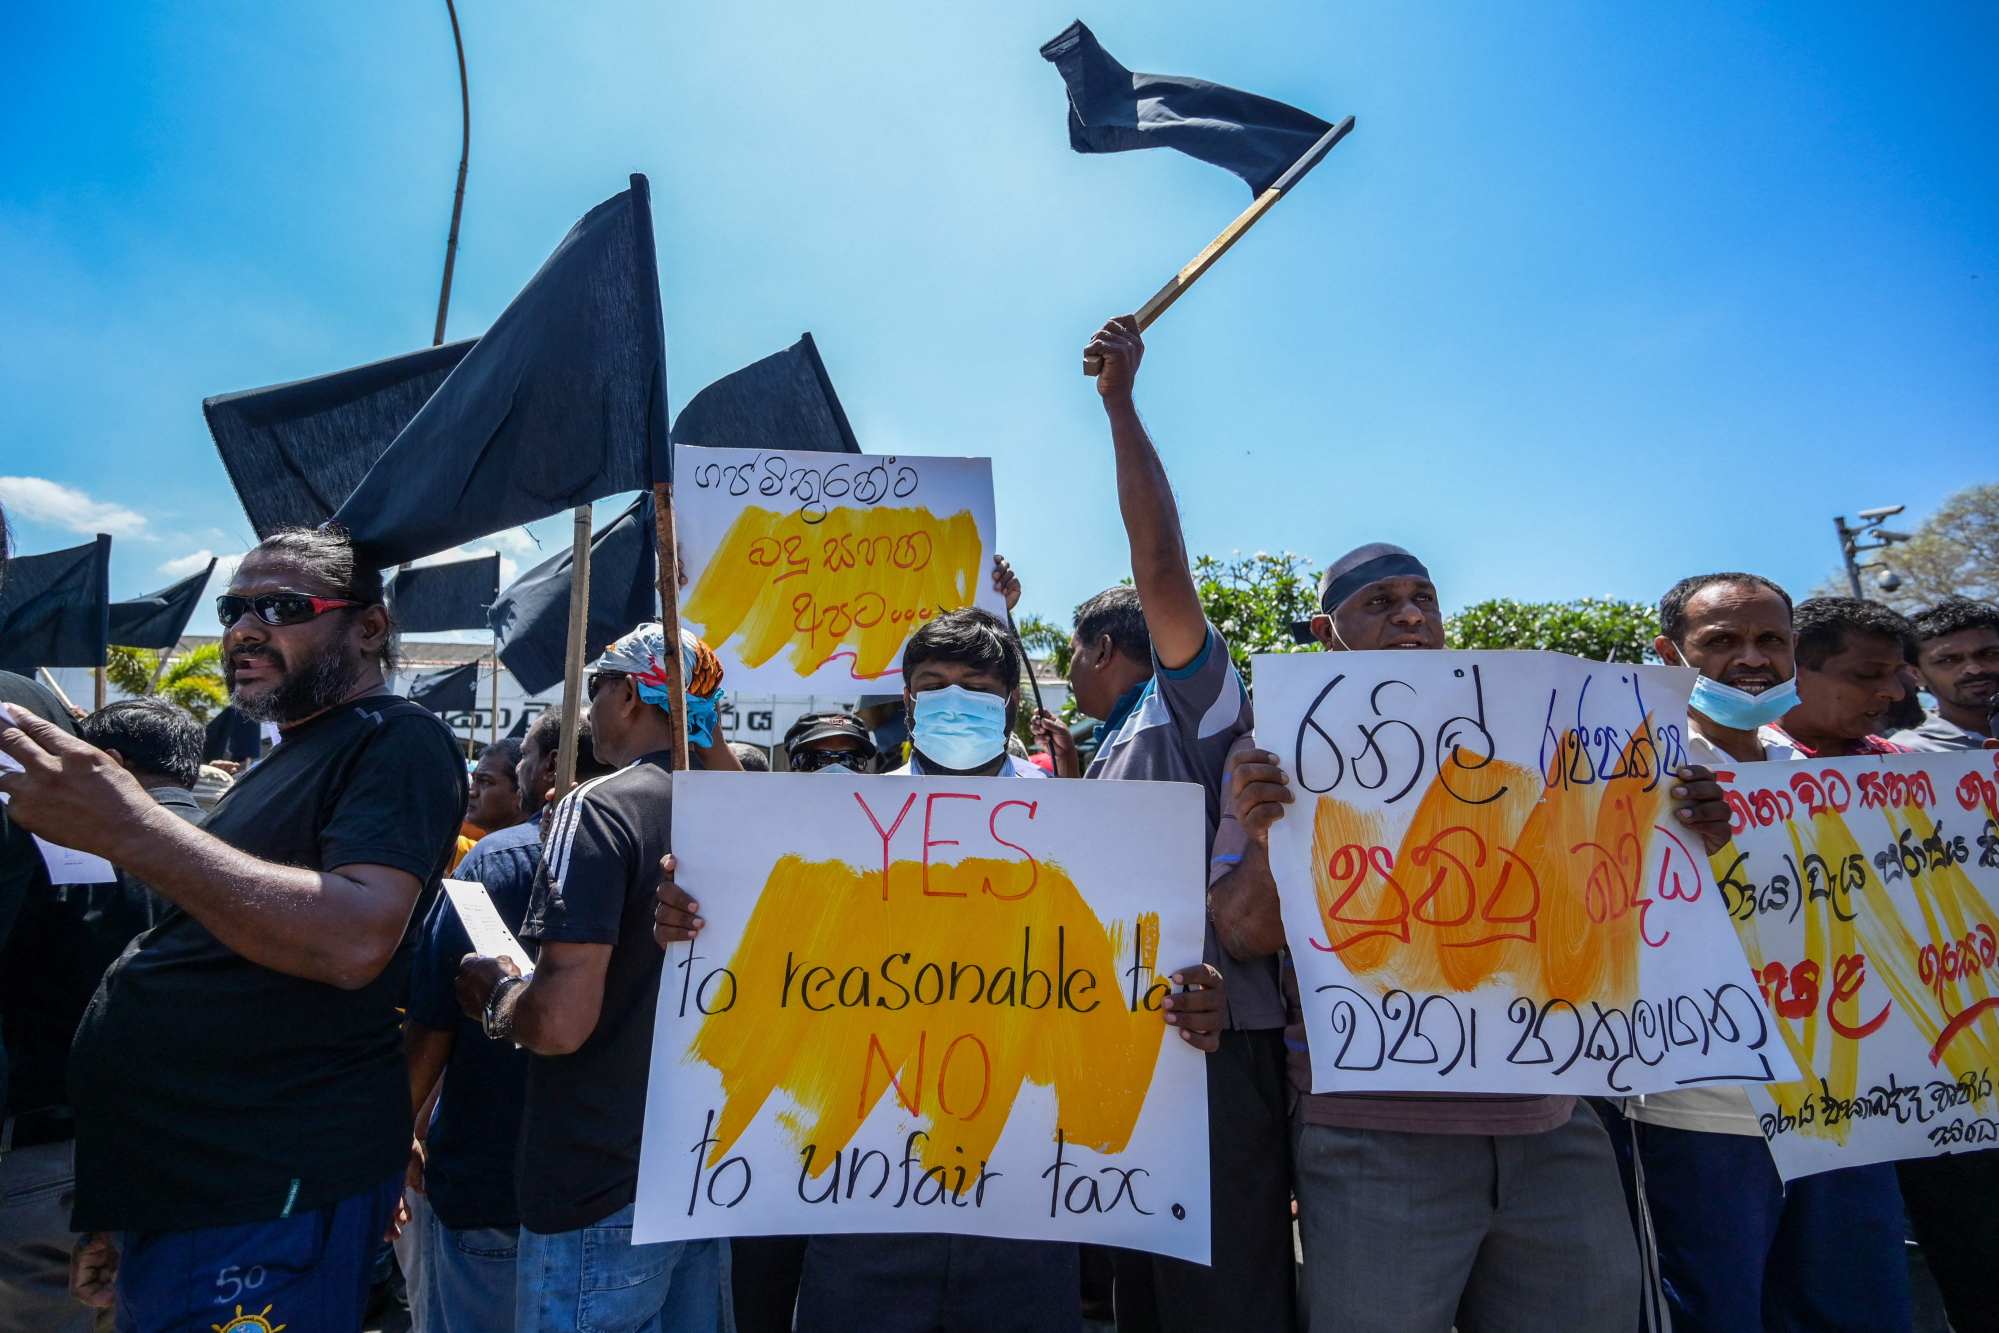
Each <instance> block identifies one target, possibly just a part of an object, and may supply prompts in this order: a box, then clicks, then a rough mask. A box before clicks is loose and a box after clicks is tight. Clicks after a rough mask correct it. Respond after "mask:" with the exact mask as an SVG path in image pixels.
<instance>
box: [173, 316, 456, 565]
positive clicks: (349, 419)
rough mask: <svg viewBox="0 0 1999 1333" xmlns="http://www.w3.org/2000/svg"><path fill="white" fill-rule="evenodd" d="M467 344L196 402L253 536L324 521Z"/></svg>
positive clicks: (352, 489)
mask: <svg viewBox="0 0 1999 1333" xmlns="http://www.w3.org/2000/svg"><path fill="white" fill-rule="evenodd" d="M474 341H475V340H474V339H470V338H468V339H466V340H465V341H464V342H455V343H446V344H445V345H444V346H442V347H426V348H424V349H423V350H422V351H421V352H411V353H410V354H409V355H407V356H398V357H391V358H390V359H389V360H387V361H376V362H374V363H372V364H370V365H365V366H356V367H355V368H354V369H352V370H339V371H335V372H334V373H333V374H331V375H321V376H319V377H317V378H316V379H309V380H296V381H294V382H292V383H290V384H274V385H271V386H270V387H269V388H265V389H245V390H244V391H243V392H241V393H225V394H221V395H219V396H217V397H214V398H205V399H203V400H202V403H201V411H202V415H203V416H205V417H207V418H208V433H209V434H210V435H213V436H214V437H215V448H216V451H217V452H218V453H220V454H221V455H222V466H223V467H225V468H227V469H228V470H229V480H230V482H231V483H233V484H234V485H235V487H236V496H237V498H238V499H240V500H241V501H242V502H243V512H244V513H246V514H248V515H249V516H250V526H251V527H253V528H255V529H256V530H257V535H258V536H259V537H268V536H270V535H271V534H272V533H273V532H276V531H277V530H278V529H279V528H312V527H318V526H319V525H320V524H321V523H324V522H325V521H326V520H327V519H329V518H332V517H333V513H334V511H335V510H337V509H339V508H340V504H341V502H342V501H343V500H345V499H346V498H347V497H348V496H350V495H352V494H353V493H354V488H355V487H356V486H359V485H360V484H361V478H363V477H365V476H367V475H368V469H369V468H371V467H373V466H375V460H376V459H378V458H380V457H381V456H382V451H383V450H385V449H387V448H388V447H389V441H391V440H393V439H395V438H396V436H397V435H398V434H399V433H400V432H401V431H402V428H403V427H404V426H407V425H408V424H409V421H410V418H411V417H413V416H415V415H416V413H417V409H418V408H420V407H422V406H423V405H424V401H425V400H426V399H428V398H429V397H430V395H431V394H432V393H433V392H435V391H436V389H437V386H438V385H440V384H442V383H444V377H445V376H446V375H449V374H450V373H451V371H452V368H453V367H455V366H456V365H457V364H458V363H459V362H460V361H463V360H464V359H465V354H466V353H467V352H469V351H471V350H472V344H473V342H474Z"/></svg>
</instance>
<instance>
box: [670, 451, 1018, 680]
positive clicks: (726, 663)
mask: <svg viewBox="0 0 1999 1333" xmlns="http://www.w3.org/2000/svg"><path fill="white" fill-rule="evenodd" d="M674 476H675V477H676V478H677V479H678V481H677V484H676V488H675V490H676V494H675V497H674V513H675V521H676V523H677V524H678V532H679V539H680V556H681V561H682V565H681V568H682V570H683V572H684V574H685V576H686V578H687V584H686V586H685V588H684V589H683V590H682V593H681V599H680V623H681V624H683V625H685V626H687V627H688V628H689V629H691V630H693V631H694V633H696V634H697V635H699V636H700V637H701V638H702V639H704V640H705V641H706V642H707V643H708V644H709V646H710V647H712V648H714V649H715V651H716V653H717V654H718V655H719V656H720V657H721V659H722V667H723V683H724V684H725V685H726V686H727V688H728V690H729V691H730V693H732V694H740V695H752V696H754V695H759V694H774V695H789V694H813V693H818V694H832V695H842V694H846V695H851V694H854V693H855V692H860V693H888V694H894V693H899V692H900V691H901V689H902V671H901V667H902V646H903V644H904V642H905V641H906V640H907V639H908V637H909V636H910V634H912V633H914V632H915V631H916V629H917V628H918V626H920V625H921V624H922V623H923V622H924V621H926V620H929V619H931V618H932V617H934V616H936V615H937V614H938V613H940V612H943V611H955V610H958V609H960V608H963V607H967V606H982V607H984V608H985V609H987V610H988V611H991V612H993V613H994V614H995V615H1003V614H1005V611H1006V602H1005V599H1004V598H1002V597H1001V596H1000V594H999V593H997V592H995V591H994V590H993V586H992V562H993V531H994V528H993V478H992V462H991V460H990V459H985V458H927V457H915V456H909V455H901V456H895V457H888V456H875V455H867V454H827V453H812V452H803V451H786V450H780V449H701V448H694V447H690V446H688V445H677V446H675V451H674Z"/></svg>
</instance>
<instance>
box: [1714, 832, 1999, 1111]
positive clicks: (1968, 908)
mask: <svg viewBox="0 0 1999 1333" xmlns="http://www.w3.org/2000/svg"><path fill="white" fill-rule="evenodd" d="M1881 815H1882V819H1883V823H1884V826H1885V832H1886V834H1887V842H1886V843H1884V844H1883V845H1897V844H1898V843H1899V839H1900V837H1901V834H1902V832H1903V830H1905V829H1908V830H1913V833H1914V842H1915V844H1916V845H1917V846H1922V845H1923V844H1924V843H1925V841H1926V840H1927V839H1929V838H1930V837H1931V835H1932V834H1935V833H1937V831H1938V830H1937V827H1936V824H1935V823H1934V822H1933V821H1932V819H1931V817H1930V815H1929V813H1928V812H1927V811H1925V810H1924V809H1923V808H1922V807H1921V806H1918V805H1909V806H1907V807H1905V808H1904V809H1902V810H1899V811H1898V810H1893V809H1888V808H1883V809H1882V811H1881ZM1788 832H1789V834H1790V841H1791V864H1792V865H1795V866H1803V867H1806V873H1807V874H1808V875H1814V876H1824V875H1826V874H1827V873H1828V872H1827V871H1826V870H1825V869H1824V868H1825V867H1846V866H1857V867H1861V868H1863V871H1862V873H1857V874H1856V875H1855V879H1856V881H1857V893H1858V897H1859V899H1860V902H1859V903H1858V904H1856V906H1858V907H1859V908H1860V910H1858V911H1855V910H1851V909H1850V908H1842V906H1841V904H1842V901H1843V900H1842V897H1841V895H1840V894H1839V892H1837V891H1836V890H1835V891H1830V892H1820V891H1819V890H1820V889H1821V888H1822V887H1825V886H1822V885H1820V884H1818V883H1816V882H1813V883H1804V884H1798V885H1796V886H1795V890H1794V891H1796V892H1798V893H1800V894H1802V895H1803V896H1804V904H1803V908H1802V916H1803V919H1804V931H1803V934H1804V959H1803V960H1802V961H1801V962H1800V963H1798V964H1795V965H1793V966H1792V967H1791V968H1790V972H1791V974H1792V975H1793V976H1795V975H1796V974H1797V973H1798V972H1799V970H1800V969H1801V968H1803V967H1806V966H1809V967H1810V968H1811V969H1813V973H1812V975H1813V976H1814V978H1815V980H1816V981H1817V984H1819V985H1820V986H1823V987H1824V988H1825V989H1826V990H1827V991H1828V992H1830V993H1832V999H1831V1002H1830V1003H1829V1004H1826V1005H1819V1006H1815V1007H1813V1008H1812V1010H1811V1012H1809V1013H1808V1014H1806V1015H1804V1017H1803V1018H1802V1019H1793V1018H1790V1017H1787V1016H1785V1015H1784V1014H1783V1013H1782V1012H1781V1011H1780V1010H1778V1009H1777V1008H1776V1007H1775V1006H1773V1007H1772V1014H1773V1015H1774V1016H1775V1017H1776V1019H1777V1028H1778V1031H1779V1032H1780V1033H1781V1034H1782V1036H1783V1039H1784V1044H1785V1045H1786V1046H1787V1047H1789V1048H1790V1051H1791V1056H1792V1058H1793V1059H1795V1060H1796V1061H1797V1063H1798V1068H1799V1069H1801V1070H1807V1071H1810V1075H1811V1076H1809V1077H1807V1078H1804V1079H1801V1080H1799V1081H1797V1082H1794V1083H1774V1084H1771V1085H1769V1088H1768V1091H1769V1093H1770V1096H1771V1097H1772V1099H1773V1100H1775V1101H1776V1103H1777V1105H1778V1108H1779V1110H1780V1111H1781V1112H1782V1113H1783V1114H1784V1116H1785V1117H1786V1119H1787V1120H1789V1121H1790V1122H1791V1123H1792V1124H1793V1125H1794V1126H1795V1131H1796V1132H1798V1133H1803V1134H1810V1135H1812V1136H1814V1137H1818V1138H1824V1139H1829V1140H1831V1141H1833V1142H1836V1143H1844V1142H1846V1140H1847V1138H1848V1137H1849V1135H1850V1134H1851V1131H1852V1127H1853V1126H1854V1125H1855V1124H1856V1123H1858V1121H1857V1120H1856V1119H1855V1118H1853V1117H1840V1118H1838V1119H1836V1120H1834V1121H1833V1122H1832V1123H1827V1119H1826V1117H1823V1116H1820V1115H1817V1114H1815V1113H1808V1114H1800V1112H1801V1110H1802V1109H1803V1108H1805V1107H1806V1105H1807V1104H1808V1103H1812V1102H1815V1101H1817V1100H1819V1099H1820V1098H1821V1097H1822V1096H1830V1097H1832V1098H1834V1099H1837V1100H1839V1101H1842V1102H1845V1101H1851V1100H1852V1099H1853V1098H1854V1096H1855V1094H1856V1092H1857V1091H1858V1089H1859V1080H1860V1054H1861V1043H1862V1042H1864V1041H1865V1040H1866V1039H1867V1037H1868V1036H1869V1035H1871V1034H1872V1033H1873V1032H1874V1031H1876V1030H1878V1028H1879V1024H1878V1023H1876V1022H1875V1021H1874V1019H1875V1015H1874V1013H1873V1012H1872V1011H1871V1010H1870V1011H1869V1012H1864V1013H1863V1012H1861V1011H1860V1006H1859V1004H1858V1003H1857V1001H1856V1000H1855V998H1854V995H1855V994H1856V993H1857V992H1858V989H1859V984H1860V980H1861V978H1862V977H1863V976H1865V975H1872V976H1874V977H1877V978H1879V980H1880V981H1881V983H1882V985H1883V986H1884V987H1885V988H1886V989H1887V991H1888V994H1889V996H1890V998H1891V1000H1892V1002H1893V1004H1894V1006H1895V1007H1896V1008H1898V1009H1900V1010H1901V1011H1902V1013H1903V1014H1904V1015H1906V1016H1907V1018H1908V1019H1909V1021H1910V1022H1911V1023H1912V1024H1913V1025H1914V1026H1915V1028H1916V1030H1917V1032H1919V1033H1920V1034H1921V1035H1922V1038H1923V1040H1924V1042H1925V1043H1926V1045H1927V1048H1928V1050H1929V1052H1930V1063H1931V1064H1932V1065H1935V1066H1938V1067H1940V1068H1941V1069H1946V1070H1948V1072H1949V1073H1950V1075H1951V1076H1952V1077H1953V1078H1957V1079H1963V1078H1965V1077H1966V1076H1967V1075H1971V1074H1974V1073H1982V1072H1985V1071H1990V1070H1993V1069H1996V1068H1999V1012H1995V1010H1999V995H1995V991H1994V986H1993V981H1994V969H1993V967H1992V966H1991V961H1990V959H1991V955H1992V953H1993V950H1992V947H1991V943H1990V941H1991V938H1992V936H1993V932H1994V927H1995V926H1999V913H1995V912H1994V911H1993V909H1992V905H1991V904H1990V903H1988V902H1987V901H1986V900H1985V898H1984V896H1983V895H1982V894H1980V893H1979V891H1978V888H1977V886H1976V885H1975V884H1973V883H1972V881H1971V877H1970V876H1969V875H1967V874H1966V873H1965V871H1964V867H1963V864H1962V862H1961V861H1952V862H1951V863H1950V864H1942V863H1940V862H1939V861H1938V860H1937V859H1935V858H1932V857H1929V856H1928V855H1927V854H1926V855H1925V857H1924V858H1923V859H1924V861H1925V862H1926V864H1924V865H1923V866H1922V867H1921V868H1920V869H1918V870H1917V871H1916V873H1914V874H1912V875H1907V876H1906V878H1907V879H1908V881H1909V885H1910V889H1911V892H1912V893H1913V894H1914V896H1915V900H1916V905H1917V907H1918V908H1919V909H1920V910H1921V912H1922V922H1921V928H1922V931H1923V936H1924V938H1923V939H1921V940H1919V939H1918V938H1917V937H1916V936H1915V935H1912V934H1911V933H1910V930H1909V926H1910V925H1911V924H1914V923H1910V922H1905V921H1904V919H1903V916H1902V914H1901V912H1899V911H1898V910H1897V909H1896V906H1895V902H1894V900H1893V899H1892V898H1891V897H1890V896H1889V893H1888V890H1887V888H1886V886H1884V885H1883V884H1882V882H1881V878H1880V874H1881V871H1880V869H1879V867H1878V866H1876V865H1874V864H1872V863H1870V861H1869V859H1868V857H1867V854H1866V851H1865V850H1864V849H1863V848H1862V846H1861V843H1860V840H1859V838H1857V837H1856V836H1855V835H1854V832H1853V830H1852V828H1851V827H1850V826H1849V825H1848V824H1847V822H1846V818H1845V817H1844V816H1843V815H1842V814H1840V813H1839V812H1838V811H1834V810H1820V811H1818V812H1817V813H1816V814H1813V815H1811V816H1810V817H1809V818H1808V819H1807V818H1797V819H1793V820H1791V821H1790V822H1789V824H1788ZM1739 856H1740V853H1739V850H1738V849H1737V848H1736V847H1735V846H1734V844H1730V845H1729V846H1727V847H1724V848H1723V849H1722V850H1721V851H1719V852H1717V853H1715V855H1714V856H1713V857H1712V858H1711V860H1712V864H1713V866H1714V869H1715V874H1716V878H1717V882H1719V881H1720V879H1721V878H1723V877H1725V876H1727V875H1728V874H1729V873H1731V869H1732V868H1733V866H1734V864H1735V862H1736V861H1737V860H1738V858H1739ZM1943 859H1944V860H1946V861H1948V860H1950V858H1948V857H1946V858H1943ZM1771 873H1773V872H1772V870H1771V869H1770V868H1769V867H1760V868H1759V874H1760V875H1761V876H1762V877H1764V878H1767V877H1768V876H1769V875H1770V874H1771ZM1834 873H1838V872H1834ZM1735 928H1736V933H1737V934H1738V935H1739V936H1740V938H1741V940H1742V947H1743V952H1744V953H1745V954H1746V955H1747V956H1748V959H1749V965H1750V968H1751V970H1752V971H1753V972H1754V973H1755V974H1756V975H1757V976H1758V977H1762V976H1764V974H1765V972H1766V970H1768V969H1769V968H1770V962H1769V958H1768V952H1769V951H1768V949H1767V948H1766V947H1765V945H1764V943H1763V940H1762V937H1761V932H1760V931H1759V930H1758V927H1757V914H1755V913H1753V912H1752V913H1751V914H1750V915H1748V916H1747V917H1741V918H1738V919H1737V920H1736V923H1735ZM1981 945H1983V948H1981ZM1855 959H1860V960H1861V964H1860V965H1861V968H1862V969H1864V970H1863V971H1860V972H1856V971H1855V969H1854V963H1853V961H1852V960H1855ZM1842 960H1846V961H1845V964H1844V968H1843V969H1842V967H1841V964H1842ZM1840 991H1845V992H1846V994H1845V996H1844V997H1842V996H1841V995H1840V994H1839V992H1840ZM1874 1008H1879V1006H1878V1004H1877V1005H1875V1006H1874ZM1849 1010H1850V1012H1848V1011H1849ZM1841 1029H1845V1030H1844V1031H1842V1030H1841ZM1856 1034H1857V1035H1856ZM1820 1080H1823V1087H1821V1085H1820Z"/></svg>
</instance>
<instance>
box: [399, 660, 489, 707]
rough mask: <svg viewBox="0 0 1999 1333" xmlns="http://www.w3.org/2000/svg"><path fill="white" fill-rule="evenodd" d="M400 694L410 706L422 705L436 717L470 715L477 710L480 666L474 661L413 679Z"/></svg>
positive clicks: (430, 672)
mask: <svg viewBox="0 0 1999 1333" xmlns="http://www.w3.org/2000/svg"><path fill="white" fill-rule="evenodd" d="M403 693H404V694H406V695H408V696H409V698H410V701H411V702H413V703H420V704H422V705H423V706H424V707H425V708H428V709H429V710H430V711H431V712H433V713H435V714H437V715H438V716H439V717H443V716H444V715H445V714H446V713H470V712H472V711H473V710H474V709H476V708H478V706H479V663H478V661H477V660H476V659H475V660H473V661H470V662H467V663H466V664H465V665H464V666H455V667H447V668H445V669H444V670H442V671H426V672H423V673H421V674H419V675H415V676H412V677H410V682H409V688H408V689H406V690H404V691H403Z"/></svg>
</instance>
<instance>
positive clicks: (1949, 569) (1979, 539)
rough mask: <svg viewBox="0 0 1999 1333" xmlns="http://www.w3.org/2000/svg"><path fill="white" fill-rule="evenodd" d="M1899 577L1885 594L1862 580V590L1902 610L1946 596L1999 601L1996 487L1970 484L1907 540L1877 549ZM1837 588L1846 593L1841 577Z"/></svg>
mask: <svg viewBox="0 0 1999 1333" xmlns="http://www.w3.org/2000/svg"><path fill="white" fill-rule="evenodd" d="M1872 559H1873V560H1875V561H1879V562H1882V563H1885V564H1886V565H1887V566H1888V567H1889V568H1890V569H1893V570H1894V571H1895V572H1896V573H1897V574H1899V575H1901V577H1902V586H1901V587H1899V588H1897V589H1896V590H1895V591H1894V592H1892V593H1889V592H1883V591H1882V590H1881V589H1880V588H1879V587H1878V586H1873V583H1872V579H1871V577H1867V578H1863V580H1862V590H1863V591H1864V592H1866V594H1867V595H1868V596H1869V597H1877V598H1879V599H1880V600H1882V601H1884V602H1887V603H1888V604H1890V605H1891V606H1895V607H1898V608H1900V609H1901V610H1904V611H1916V610H1920V609H1922V608H1923V607H1926V606H1935V605H1936V604H1937V603H1938V602H1940V601H1942V600H1943V599H1944V598H1946V597H1951V596H1957V597H1972V598H1976V599H1977V600H1979V601H1985V602H1995V601H1999V485H1988V486H1970V487H1967V488H1966V489H1964V490H1961V491H1959V492H1958V493H1957V494H1955V495H1953V496H1951V497H1950V498H1949V499H1948V500H1945V501H1944V502H1943V505H1942V506H1941V507H1940V508H1939V509H1938V510H1937V511H1936V513H1934V514H1931V515H1930V516H1929V518H1927V519H1925V520H1924V521H1923V525H1922V526H1921V527H1919V528H1917V529H1916V532H1915V537H1914V539H1913V540H1911V541H1907V542H1902V543H1900V544H1898V545H1896V546H1892V547H1890V548H1889V549H1887V550H1886V551H1881V552H1878V553H1876V554H1875V555H1874V556H1873V557H1872ZM1837 591H1838V592H1839V594H1840V595H1841V596H1844V595H1845V594H1846V592H1847V586H1846V578H1845V575H1843V574H1842V575H1841V576H1840V577H1839V580H1838V586H1837Z"/></svg>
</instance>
